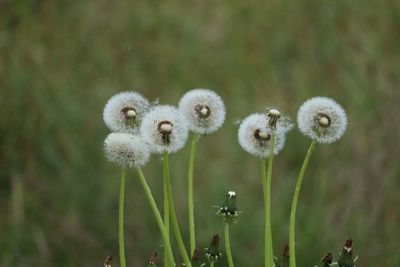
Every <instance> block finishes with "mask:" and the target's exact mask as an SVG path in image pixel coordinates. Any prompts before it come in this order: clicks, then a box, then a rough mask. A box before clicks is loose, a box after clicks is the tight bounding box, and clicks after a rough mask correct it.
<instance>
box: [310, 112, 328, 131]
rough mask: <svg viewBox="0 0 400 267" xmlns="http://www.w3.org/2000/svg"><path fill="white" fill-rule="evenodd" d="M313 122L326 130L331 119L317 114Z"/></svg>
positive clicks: (323, 114)
mask: <svg viewBox="0 0 400 267" xmlns="http://www.w3.org/2000/svg"><path fill="white" fill-rule="evenodd" d="M314 120H315V122H316V123H317V124H318V126H319V127H321V128H328V127H329V126H331V122H332V120H331V118H330V117H329V116H328V115H327V114H325V113H318V114H317V115H316V116H315V118H314Z"/></svg>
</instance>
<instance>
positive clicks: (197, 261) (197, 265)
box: [192, 248, 205, 267]
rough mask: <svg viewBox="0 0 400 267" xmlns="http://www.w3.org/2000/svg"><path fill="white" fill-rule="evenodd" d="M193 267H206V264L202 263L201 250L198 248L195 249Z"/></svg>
mask: <svg viewBox="0 0 400 267" xmlns="http://www.w3.org/2000/svg"><path fill="white" fill-rule="evenodd" d="M192 266H193V267H201V266H205V263H201V255H200V250H199V249H198V248H195V249H194V251H193V255H192Z"/></svg>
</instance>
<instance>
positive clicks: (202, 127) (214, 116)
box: [179, 89, 225, 134]
mask: <svg viewBox="0 0 400 267" xmlns="http://www.w3.org/2000/svg"><path fill="white" fill-rule="evenodd" d="M179 110H180V112H181V113H182V115H183V116H184V117H185V119H186V120H187V122H188V125H189V129H190V130H191V131H193V132H194V133H198V134H210V133H213V132H215V131H216V130H218V129H219V128H220V127H221V126H222V124H223V123H224V121H225V105H224V102H223V101H222V98H221V97H220V96H219V95H218V94H216V93H215V92H214V91H211V90H208V89H193V90H190V91H189V92H187V93H186V94H185V95H183V97H182V98H181V100H180V101H179Z"/></svg>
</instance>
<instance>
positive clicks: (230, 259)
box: [224, 223, 234, 267]
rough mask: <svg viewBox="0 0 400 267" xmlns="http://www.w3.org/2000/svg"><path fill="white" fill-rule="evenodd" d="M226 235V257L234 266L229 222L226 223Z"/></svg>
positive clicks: (230, 264) (232, 266) (230, 266)
mask: <svg viewBox="0 0 400 267" xmlns="http://www.w3.org/2000/svg"><path fill="white" fill-rule="evenodd" d="M224 237H225V250H226V257H227V258H228V264H229V267H234V265H233V259H232V250H231V242H230V239H229V223H225V225H224Z"/></svg>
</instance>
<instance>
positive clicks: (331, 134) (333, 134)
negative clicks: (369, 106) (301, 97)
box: [297, 97, 347, 144]
mask: <svg viewBox="0 0 400 267" xmlns="http://www.w3.org/2000/svg"><path fill="white" fill-rule="evenodd" d="M297 124H298V127H299V129H300V132H301V133H303V134H304V135H306V136H308V137H310V138H311V139H312V140H315V141H316V142H317V143H325V144H329V143H333V142H335V141H337V140H338V139H340V138H341V137H342V135H343V134H344V132H345V131H346V127H347V116H346V112H345V111H344V109H343V108H342V106H340V105H339V104H338V103H337V102H336V101H334V100H333V99H330V98H327V97H313V98H311V99H308V100H307V101H306V102H304V103H303V104H302V105H301V106H300V109H299V111H298V113H297Z"/></svg>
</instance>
